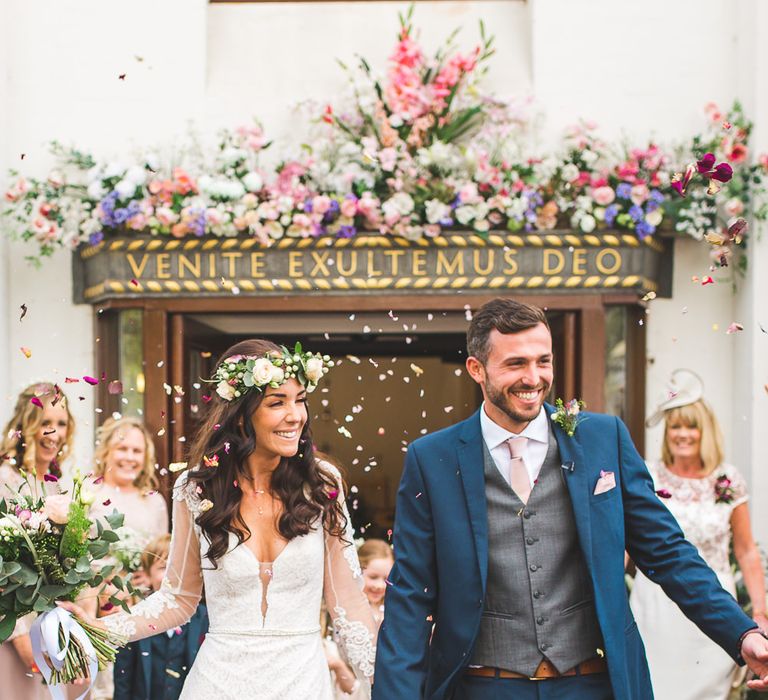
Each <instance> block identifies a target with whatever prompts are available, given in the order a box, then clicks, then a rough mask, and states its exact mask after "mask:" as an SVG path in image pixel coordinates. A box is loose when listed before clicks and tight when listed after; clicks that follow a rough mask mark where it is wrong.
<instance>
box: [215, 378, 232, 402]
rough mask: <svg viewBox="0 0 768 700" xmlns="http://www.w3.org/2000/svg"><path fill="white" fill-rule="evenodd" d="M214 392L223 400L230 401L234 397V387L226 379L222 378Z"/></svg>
mask: <svg viewBox="0 0 768 700" xmlns="http://www.w3.org/2000/svg"><path fill="white" fill-rule="evenodd" d="M216 393H217V394H218V395H219V396H221V398H222V399H224V400H225V401H231V400H232V399H234V398H235V387H233V386H232V385H231V384H229V383H228V382H227V381H226V380H224V379H222V380H221V381H220V382H219V383H218V384H217V385H216Z"/></svg>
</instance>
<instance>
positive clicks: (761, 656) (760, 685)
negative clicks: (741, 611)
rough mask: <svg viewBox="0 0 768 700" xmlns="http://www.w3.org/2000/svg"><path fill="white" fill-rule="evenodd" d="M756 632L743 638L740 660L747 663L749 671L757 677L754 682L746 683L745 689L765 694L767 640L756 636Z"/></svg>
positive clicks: (767, 677) (767, 678)
mask: <svg viewBox="0 0 768 700" xmlns="http://www.w3.org/2000/svg"><path fill="white" fill-rule="evenodd" d="M758 631H759V630H756V631H755V632H754V633H752V634H748V635H747V636H746V637H744V641H742V643H741V658H743V659H744V661H746V662H747V666H749V670H750V671H752V672H753V673H754V674H755V675H756V676H757V678H755V679H754V680H751V681H747V687H748V688H749V689H750V690H757V691H758V692H766V691H768V639H766V638H765V637H763V635H762V634H758V633H757V632H758Z"/></svg>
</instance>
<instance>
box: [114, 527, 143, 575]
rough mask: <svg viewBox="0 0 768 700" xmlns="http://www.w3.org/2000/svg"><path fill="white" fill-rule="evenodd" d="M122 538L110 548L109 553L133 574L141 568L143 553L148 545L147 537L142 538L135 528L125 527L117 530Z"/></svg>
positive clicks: (116, 532)
mask: <svg viewBox="0 0 768 700" xmlns="http://www.w3.org/2000/svg"><path fill="white" fill-rule="evenodd" d="M115 534H116V535H117V536H118V537H119V538H120V539H119V540H118V541H117V542H115V543H113V544H112V546H111V547H110V548H109V553H110V554H111V555H112V556H113V557H114V558H115V559H116V560H117V561H118V562H119V564H120V566H121V567H122V568H123V570H124V571H127V572H129V573H133V572H134V571H138V569H139V567H140V566H141V553H142V552H143V551H144V547H145V545H146V537H142V536H141V535H140V534H139V533H138V532H136V530H134V529H133V528H130V527H127V526H125V525H123V526H122V527H119V528H117V529H116V530H115Z"/></svg>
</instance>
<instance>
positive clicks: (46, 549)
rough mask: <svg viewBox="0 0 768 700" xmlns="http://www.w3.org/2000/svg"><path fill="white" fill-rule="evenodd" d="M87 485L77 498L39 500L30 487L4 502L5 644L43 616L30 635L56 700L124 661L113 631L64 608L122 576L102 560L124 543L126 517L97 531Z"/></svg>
mask: <svg viewBox="0 0 768 700" xmlns="http://www.w3.org/2000/svg"><path fill="white" fill-rule="evenodd" d="M82 481H83V480H82V478H81V477H77V478H75V480H74V483H73V485H72V488H71V489H70V491H69V493H59V494H51V495H41V494H37V493H36V492H35V489H34V487H33V486H32V485H31V484H30V483H29V482H28V481H27V482H25V483H23V484H22V486H21V488H20V489H19V491H18V493H15V494H13V495H12V496H10V497H7V498H3V499H0V641H2V640H5V639H7V638H8V637H9V636H10V634H11V633H12V632H13V630H14V627H15V626H16V622H17V620H18V619H19V618H21V617H23V616H25V615H28V614H30V613H36V614H37V615H38V617H37V619H36V620H35V622H34V623H33V626H32V630H31V632H30V636H31V639H32V648H33V653H34V657H35V662H36V663H37V666H38V667H39V668H40V670H41V673H42V674H43V677H44V678H45V680H46V682H47V683H48V684H49V686H51V687H50V691H51V695H52V696H53V697H54V699H55V700H56V699H57V698H59V697H63V695H62V694H61V691H60V689H58V688H55V687H54V686H56V685H58V684H61V683H69V682H72V681H74V680H76V679H78V678H85V677H90V678H91V679H93V678H94V677H95V675H96V671H97V669H101V668H104V667H105V666H106V664H107V663H109V662H111V661H114V658H115V654H116V649H115V647H114V646H113V645H112V644H111V643H110V641H109V640H108V638H107V633H106V632H104V631H103V630H100V629H98V628H95V627H92V626H90V625H88V624H87V623H85V622H83V621H80V620H77V619H75V618H74V617H73V616H72V615H71V614H70V613H69V612H67V611H66V610H63V609H62V608H60V607H58V606H57V605H56V603H57V601H74V600H75V598H76V597H77V595H78V594H79V593H80V592H81V591H82V590H84V589H85V588H87V587H90V588H97V587H99V586H101V585H102V584H103V583H104V582H105V580H106V579H107V578H109V577H111V576H112V573H113V569H114V567H113V566H102V565H100V564H99V562H98V560H99V559H101V558H102V557H104V556H105V555H107V554H108V552H109V549H110V546H111V545H112V544H113V543H115V542H117V541H118V539H119V536H118V534H117V533H116V532H115V529H117V528H119V527H120V526H121V525H122V519H123V516H122V515H121V514H118V513H113V514H112V515H110V516H107V524H108V526H109V527H105V526H104V525H102V524H101V523H100V522H96V523H95V524H94V523H93V522H92V521H91V520H90V519H89V518H88V511H89V507H90V505H91V503H92V502H93V497H92V496H91V495H90V494H88V493H87V492H86V491H85V489H83V487H82ZM116 579H117V577H112V578H111V582H112V583H113V584H115V585H117V587H118V588H121V587H123V586H125V584H123V583H122V581H120V580H116ZM85 692H87V690H86V691H85ZM85 692H84V693H83V695H85ZM81 697H82V696H81Z"/></svg>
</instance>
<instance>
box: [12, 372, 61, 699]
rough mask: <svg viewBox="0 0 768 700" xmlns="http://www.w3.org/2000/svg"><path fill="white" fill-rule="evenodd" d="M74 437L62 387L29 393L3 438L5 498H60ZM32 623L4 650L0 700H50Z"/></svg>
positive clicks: (44, 385)
mask: <svg viewBox="0 0 768 700" xmlns="http://www.w3.org/2000/svg"><path fill="white" fill-rule="evenodd" d="M74 431H75V421H74V419H73V418H72V414H71V413H70V411H69V403H68V402H67V398H66V396H64V394H63V393H62V391H61V390H60V389H59V387H58V386H56V385H55V384H53V383H51V382H38V383H36V384H32V385H30V386H28V387H27V388H26V389H24V391H22V392H21V394H19V396H18V398H17V400H16V407H15V408H14V411H13V416H12V418H11V419H10V420H9V421H8V424H7V425H6V426H5V430H4V431H3V433H2V444H1V446H0V455H2V459H1V461H0V496H2V497H8V496H11V495H13V494H14V493H18V492H19V490H24V489H31V490H32V491H33V493H38V494H41V495H42V494H44V493H55V492H56V490H57V489H58V486H57V483H56V480H57V479H58V477H60V476H61V467H60V465H61V464H62V462H64V460H66V458H67V457H68V456H69V455H70V454H71V452H72V443H73V438H74ZM46 477H47V479H46ZM33 619H34V616H28V617H25V618H22V619H21V620H19V621H18V623H17V624H16V629H15V630H14V632H13V634H12V635H11V637H10V638H9V640H8V641H6V642H4V643H3V644H0V678H2V679H3V680H2V687H0V700H6V699H7V700H16V699H17V698H23V699H24V700H34V699H35V698H41V699H42V698H46V697H48V692H47V690H46V689H45V686H44V685H43V681H42V677H41V676H40V674H39V673H38V672H37V668H36V666H35V662H34V659H33V658H32V645H31V643H30V641H29V634H28V632H29V627H30V624H31V622H32V620H33Z"/></svg>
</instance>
